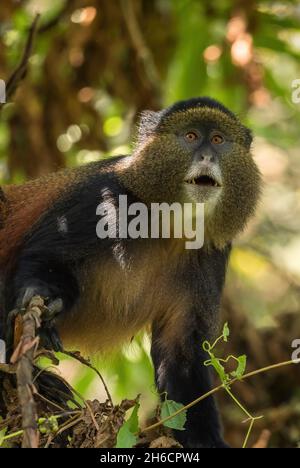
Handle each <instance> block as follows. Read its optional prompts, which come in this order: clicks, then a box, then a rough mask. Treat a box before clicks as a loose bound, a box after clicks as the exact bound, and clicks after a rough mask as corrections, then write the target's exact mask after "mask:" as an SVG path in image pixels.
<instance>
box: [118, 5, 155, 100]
mask: <svg viewBox="0 0 300 468" xmlns="http://www.w3.org/2000/svg"><path fill="white" fill-rule="evenodd" d="M120 2H121V8H122V12H123V16H124V20H125V23H126V26H127V29H128V32H129V35H130V38H131V42H132V45H133V47H134V49H135V51H136V54H137V57H138V59H139V60H140V61H141V63H142V65H143V68H144V71H145V75H146V78H147V83H146V84H147V85H148V87H150V88H151V90H152V91H154V92H155V93H156V94H157V96H158V97H159V94H160V86H159V84H160V78H159V73H158V70H157V68H156V66H155V63H154V60H153V56H152V53H151V51H150V49H149V48H148V47H147V45H146V42H145V39H144V37H143V34H142V31H141V28H140V25H139V23H138V20H137V17H136V12H135V9H134V4H133V1H132V0H120Z"/></svg>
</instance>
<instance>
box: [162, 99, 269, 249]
mask: <svg viewBox="0 0 300 468" xmlns="http://www.w3.org/2000/svg"><path fill="white" fill-rule="evenodd" d="M180 114H181V117H182V118H181V119H180V120H179V117H180ZM175 117H176V118H175ZM161 128H162V131H163V132H165V131H166V130H167V129H168V130H167V131H168V132H170V134H171V133H172V134H173V139H174V141H175V140H176V141H177V144H178V145H179V146H180V147H181V148H182V152H183V153H185V155H186V161H188V167H187V168H186V165H185V164H184V165H183V169H184V173H183V175H182V176H181V186H182V192H181V193H182V199H183V201H184V202H187V201H190V202H195V203H204V204H205V224H206V226H205V232H206V236H207V237H209V238H210V239H211V240H212V241H213V242H214V244H217V245H219V246H222V245H224V244H225V243H226V242H228V241H230V240H232V239H233V237H234V236H235V235H236V234H237V233H238V232H239V231H241V230H242V229H243V227H244V226H245V223H246V222H247V221H248V219H249V217H250V216H251V215H252V214H253V213H254V210H255V207H256V204H257V201H258V198H259V194H260V186H261V178H260V174H259V171H258V168H257V166H256V164H255V162H254V160H253V157H252V155H251V150H250V146H251V142H252V138H251V133H250V131H249V130H248V129H247V128H246V127H244V126H243V125H242V124H241V123H240V122H239V120H238V119H237V118H235V117H234V116H233V117H231V116H230V115H226V114H225V113H223V112H222V111H220V110H218V109H208V108H202V109H189V110H187V111H184V112H182V113H177V115H171V116H170V117H169V118H168V119H166V121H165V122H164V123H163V124H162V126H161Z"/></svg>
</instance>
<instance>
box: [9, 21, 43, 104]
mask: <svg viewBox="0 0 300 468" xmlns="http://www.w3.org/2000/svg"><path fill="white" fill-rule="evenodd" d="M39 17H40V15H39V14H37V15H36V16H35V18H34V20H33V22H32V25H31V27H30V28H29V32H28V37H27V40H26V44H25V48H24V51H23V55H22V58H21V61H20V63H19V65H18V66H17V68H16V69H15V70H14V71H13V73H12V74H11V76H10V77H9V78H8V80H7V82H6V90H5V93H6V100H8V99H9V98H10V97H11V96H12V95H13V93H14V92H15V90H16V89H17V87H18V84H19V82H20V81H21V80H22V79H23V78H24V76H25V75H26V72H27V66H28V61H29V59H30V55H31V52H32V47H33V41H34V37H35V33H36V30H37V24H38V20H39ZM2 105H3V104H2ZM0 107H1V105H0Z"/></svg>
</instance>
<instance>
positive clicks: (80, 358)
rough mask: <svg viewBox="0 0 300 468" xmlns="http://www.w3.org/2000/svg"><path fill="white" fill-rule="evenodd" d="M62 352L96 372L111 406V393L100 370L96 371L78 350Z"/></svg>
mask: <svg viewBox="0 0 300 468" xmlns="http://www.w3.org/2000/svg"><path fill="white" fill-rule="evenodd" d="M63 353H64V354H66V355H67V356H70V357H72V358H73V359H76V360H77V361H79V362H81V364H84V365H85V366H87V367H89V368H90V369H92V370H93V371H94V372H96V374H97V375H98V377H99V378H100V380H101V382H102V385H103V387H104V389H105V392H106V395H107V398H108V399H109V402H110V404H111V406H112V407H113V401H112V397H111V394H110V393H109V390H108V388H107V385H106V383H105V380H104V378H103V377H102V375H101V374H100V372H99V371H98V369H96V367H94V366H92V364H91V363H90V361H88V360H87V359H85V358H84V357H83V356H81V354H80V353H79V352H78V351H75V352H72V351H66V350H63Z"/></svg>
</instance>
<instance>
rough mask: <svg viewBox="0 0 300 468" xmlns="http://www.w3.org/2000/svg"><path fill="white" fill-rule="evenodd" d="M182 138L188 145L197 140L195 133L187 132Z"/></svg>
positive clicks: (197, 136)
mask: <svg viewBox="0 0 300 468" xmlns="http://www.w3.org/2000/svg"><path fill="white" fill-rule="evenodd" d="M184 138H185V139H186V141H188V142H189V143H190V142H192V141H195V140H198V138H199V135H198V134H197V133H196V132H187V133H186V134H185V135H184Z"/></svg>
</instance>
